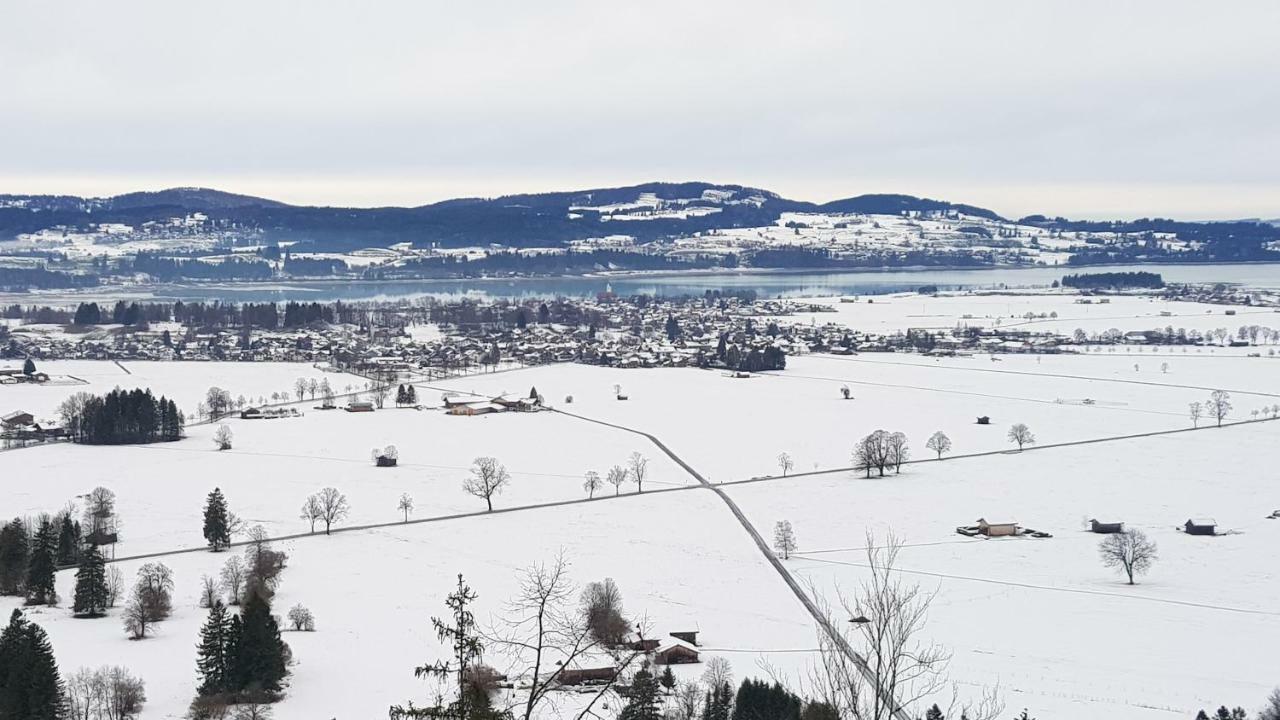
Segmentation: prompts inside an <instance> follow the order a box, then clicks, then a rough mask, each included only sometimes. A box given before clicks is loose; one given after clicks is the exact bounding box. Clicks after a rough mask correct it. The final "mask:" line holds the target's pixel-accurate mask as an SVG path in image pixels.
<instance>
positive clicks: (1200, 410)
mask: <svg viewBox="0 0 1280 720" xmlns="http://www.w3.org/2000/svg"><path fill="white" fill-rule="evenodd" d="M1187 409H1188V411H1189V412H1190V414H1191V427H1200V418H1202V417H1204V403H1202V402H1198V401H1197V402H1193V403H1191V404H1190V405H1188V406H1187Z"/></svg>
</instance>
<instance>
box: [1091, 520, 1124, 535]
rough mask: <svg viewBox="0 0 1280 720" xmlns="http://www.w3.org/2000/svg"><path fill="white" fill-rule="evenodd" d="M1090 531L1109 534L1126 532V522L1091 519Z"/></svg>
mask: <svg viewBox="0 0 1280 720" xmlns="http://www.w3.org/2000/svg"><path fill="white" fill-rule="evenodd" d="M1089 532H1095V533H1101V534H1104V535H1105V534H1108V533H1122V532H1124V523H1122V522H1109V523H1108V522H1098V521H1097V520H1090V521H1089Z"/></svg>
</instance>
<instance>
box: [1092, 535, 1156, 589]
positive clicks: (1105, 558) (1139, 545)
mask: <svg viewBox="0 0 1280 720" xmlns="http://www.w3.org/2000/svg"><path fill="white" fill-rule="evenodd" d="M1098 554H1099V555H1101V556H1102V564H1103V565H1106V566H1107V567H1113V568H1118V569H1119V570H1120V571H1121V572H1123V573H1124V574H1125V575H1126V576H1127V577H1128V578H1129V584H1130V585H1132V584H1133V576H1134V575H1144V574H1146V572H1147V571H1148V570H1150V569H1151V566H1152V565H1154V564H1155V561H1156V558H1157V557H1158V555H1157V553H1156V544H1155V541H1153V540H1151V539H1150V538H1148V537H1147V535H1146V533H1144V532H1142V531H1141V530H1134V529H1130V530H1126V531H1124V532H1119V533H1112V534H1110V535H1108V536H1107V537H1106V538H1104V539H1103V540H1102V542H1101V543H1099V544H1098Z"/></svg>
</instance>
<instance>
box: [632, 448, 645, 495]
mask: <svg viewBox="0 0 1280 720" xmlns="http://www.w3.org/2000/svg"><path fill="white" fill-rule="evenodd" d="M627 465H628V466H629V467H628V471H629V472H630V473H631V482H634V483H635V484H636V492H644V479H645V477H646V476H648V474H649V458H647V457H645V456H643V455H641V454H640V453H639V452H633V453H631V457H629V458H627Z"/></svg>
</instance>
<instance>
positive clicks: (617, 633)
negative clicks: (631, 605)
mask: <svg viewBox="0 0 1280 720" xmlns="http://www.w3.org/2000/svg"><path fill="white" fill-rule="evenodd" d="M580 604H581V607H582V616H583V617H584V618H585V619H586V623H587V627H588V628H589V629H590V630H591V633H592V634H593V635H594V636H595V638H596V640H598V641H600V643H601V644H603V645H604V646H606V647H613V646H616V645H621V644H622V643H623V641H625V640H626V638H627V633H629V632H630V631H631V623H630V622H629V621H628V620H627V617H626V615H625V614H624V613H623V609H622V591H620V590H619V589H618V585H617V584H616V583H614V582H613V578H605V579H604V580H602V581H600V582H592V583H587V586H586V587H585V588H583V589H582V597H581V600H580Z"/></svg>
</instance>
